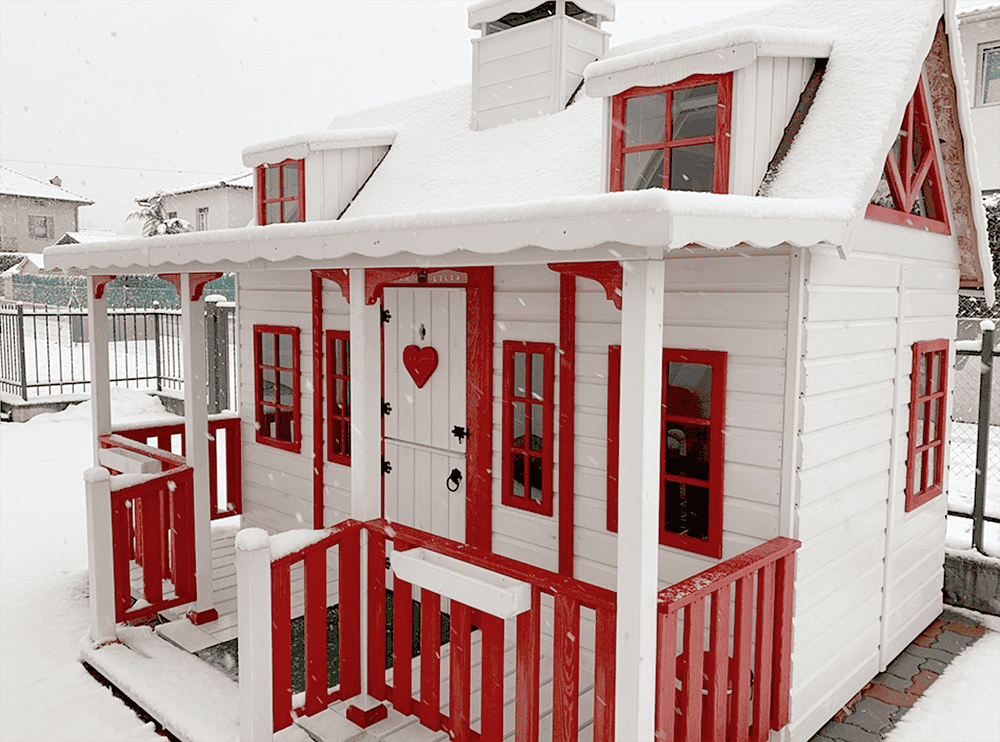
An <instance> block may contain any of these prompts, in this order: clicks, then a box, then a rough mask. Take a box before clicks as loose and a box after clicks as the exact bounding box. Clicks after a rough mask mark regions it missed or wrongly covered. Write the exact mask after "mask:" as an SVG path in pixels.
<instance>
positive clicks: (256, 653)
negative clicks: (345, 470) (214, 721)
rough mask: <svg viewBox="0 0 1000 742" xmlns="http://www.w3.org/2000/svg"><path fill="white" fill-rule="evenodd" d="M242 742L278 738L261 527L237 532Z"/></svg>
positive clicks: (266, 550) (266, 545) (266, 542)
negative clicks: (275, 721) (275, 733)
mask: <svg viewBox="0 0 1000 742" xmlns="http://www.w3.org/2000/svg"><path fill="white" fill-rule="evenodd" d="M236 606H237V624H238V626H239V668H240V742H258V741H259V740H270V739H271V738H272V736H273V734H274V718H273V703H274V700H273V699H274V693H273V682H274V680H273V679H274V672H273V668H272V664H271V539H270V537H269V536H268V535H267V533H265V532H264V531H262V530H261V529H259V528H245V529H243V530H242V531H240V532H239V533H237V534H236Z"/></svg>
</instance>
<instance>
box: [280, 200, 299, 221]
mask: <svg viewBox="0 0 1000 742" xmlns="http://www.w3.org/2000/svg"><path fill="white" fill-rule="evenodd" d="M281 205H282V207H283V208H284V210H285V211H284V219H283V221H284V222H285V223H286V224H287V223H289V222H297V221H298V220H299V202H298V201H282V202H281Z"/></svg>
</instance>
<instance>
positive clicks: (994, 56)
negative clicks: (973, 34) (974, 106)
mask: <svg viewBox="0 0 1000 742" xmlns="http://www.w3.org/2000/svg"><path fill="white" fill-rule="evenodd" d="M981 100H982V102H983V103H1000V47H998V48H996V49H988V50H986V52H985V53H984V54H983V97H982V99H981Z"/></svg>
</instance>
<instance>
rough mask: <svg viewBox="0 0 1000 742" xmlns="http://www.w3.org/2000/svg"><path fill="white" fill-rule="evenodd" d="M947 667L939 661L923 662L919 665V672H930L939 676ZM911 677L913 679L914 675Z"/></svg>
mask: <svg viewBox="0 0 1000 742" xmlns="http://www.w3.org/2000/svg"><path fill="white" fill-rule="evenodd" d="M947 666H948V665H947V664H946V663H944V662H942V661H941V660H924V661H923V662H921V663H920V671H921V672H923V671H924V670H930V671H931V672H934V673H937V674H938V675H940V674H941V673H943V672H944V668H946V667H947ZM913 677H914V678H915V677H916V675H914V676H913Z"/></svg>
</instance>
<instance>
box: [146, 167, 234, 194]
mask: <svg viewBox="0 0 1000 742" xmlns="http://www.w3.org/2000/svg"><path fill="white" fill-rule="evenodd" d="M213 188H253V173H252V172H251V171H249V170H241V171H240V172H238V173H234V174H233V175H228V176H226V177H225V178H212V179H211V180H203V181H201V182H200V183H193V184H192V185H187V186H181V187H180V188H172V189H170V190H169V191H154V192H152V193H147V194H145V195H143V196H139V198H137V199H136V201H148V200H149V199H151V198H153V196H155V195H156V194H157V193H162V194H163V195H164V196H180V195H181V194H183V193H194V192H196V191H210V190H212V189H213Z"/></svg>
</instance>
